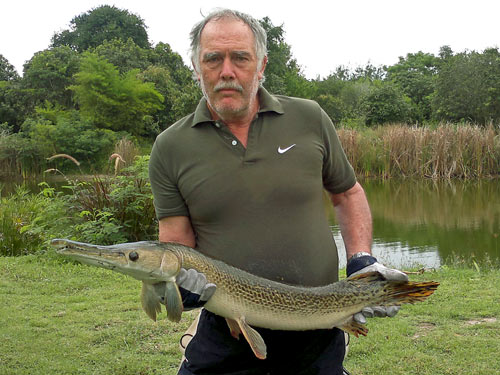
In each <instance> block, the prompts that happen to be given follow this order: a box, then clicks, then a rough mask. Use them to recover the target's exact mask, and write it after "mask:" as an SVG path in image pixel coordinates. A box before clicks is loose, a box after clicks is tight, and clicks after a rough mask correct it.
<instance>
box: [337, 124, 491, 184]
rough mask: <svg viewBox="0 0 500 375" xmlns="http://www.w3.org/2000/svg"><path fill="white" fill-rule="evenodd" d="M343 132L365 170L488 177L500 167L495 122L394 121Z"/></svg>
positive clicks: (368, 173)
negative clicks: (430, 123)
mask: <svg viewBox="0 0 500 375" xmlns="http://www.w3.org/2000/svg"><path fill="white" fill-rule="evenodd" d="M338 133H339V138H340V140H341V142H342V144H343V146H344V149H345V151H346V154H347V157H348V159H349V161H350V162H351V164H352V166H353V167H354V169H355V170H356V172H357V173H358V174H359V175H364V176H382V177H410V176H412V177H430V178H483V177H491V176H498V174H499V172H500V139H499V135H498V132H497V131H496V129H495V128H494V127H493V126H489V127H487V128H483V127H479V126H474V125H441V126H439V127H437V128H435V129H431V128H429V127H410V126H406V125H390V126H382V127H378V128H376V129H374V130H372V129H367V130H362V131H360V130H353V129H339V131H338Z"/></svg>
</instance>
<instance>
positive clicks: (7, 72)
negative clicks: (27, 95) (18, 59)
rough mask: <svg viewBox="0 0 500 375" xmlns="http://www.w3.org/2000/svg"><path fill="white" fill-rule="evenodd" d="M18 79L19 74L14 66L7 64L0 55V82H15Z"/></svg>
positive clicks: (7, 61)
mask: <svg viewBox="0 0 500 375" xmlns="http://www.w3.org/2000/svg"><path fill="white" fill-rule="evenodd" d="M18 79H19V74H18V73H17V71H16V68H14V65H12V64H11V63H9V60H7V59H6V58H5V57H4V56H3V55H2V54H0V81H15V80H18Z"/></svg>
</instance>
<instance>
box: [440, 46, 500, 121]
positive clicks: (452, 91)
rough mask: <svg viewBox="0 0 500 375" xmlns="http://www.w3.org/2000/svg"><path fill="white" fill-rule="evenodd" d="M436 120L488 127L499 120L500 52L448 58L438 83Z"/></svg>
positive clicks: (489, 50)
mask: <svg viewBox="0 0 500 375" xmlns="http://www.w3.org/2000/svg"><path fill="white" fill-rule="evenodd" d="M433 106H434V109H435V117H436V118H437V119H441V120H443V119H445V120H451V121H472V122H477V123H481V124H487V123H489V122H490V121H498V120H500V52H499V50H498V48H489V49H486V50H485V51H484V52H483V53H479V52H475V51H471V52H467V51H466V52H462V53H459V54H456V55H454V56H447V58H446V59H445V60H444V61H443V62H442V63H441V65H440V69H439V75H438V77H437V80H436V95H435V96H434V102H433Z"/></svg>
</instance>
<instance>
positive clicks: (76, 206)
mask: <svg viewBox="0 0 500 375" xmlns="http://www.w3.org/2000/svg"><path fill="white" fill-rule="evenodd" d="M148 160H149V157H138V158H136V160H135V163H134V164H133V165H131V166H130V167H127V168H124V169H122V171H121V175H118V176H105V177H98V176H95V177H94V178H93V179H92V180H90V181H81V180H78V179H72V180H70V179H68V181H67V182H68V185H67V186H65V188H67V189H70V190H71V194H63V193H61V192H55V191H54V189H53V188H51V187H50V186H49V185H48V184H46V183H42V184H41V185H42V192H41V193H39V194H33V193H30V192H28V191H27V190H26V189H24V188H18V190H17V191H16V192H15V193H14V194H13V195H11V196H9V197H4V198H2V199H1V207H0V255H4V256H17V255H25V254H30V253H36V252H39V251H42V250H46V249H47V248H48V247H49V246H48V243H49V240H51V239H53V238H56V237H59V238H60V237H64V238H71V239H73V240H77V241H83V242H93V243H97V244H102V245H109V244H114V243H121V242H131V241H140V240H153V239H157V238H158V234H157V223H156V220H155V215H154V207H153V196H152V193H151V187H150V184H149V180H148V178H147V165H148Z"/></svg>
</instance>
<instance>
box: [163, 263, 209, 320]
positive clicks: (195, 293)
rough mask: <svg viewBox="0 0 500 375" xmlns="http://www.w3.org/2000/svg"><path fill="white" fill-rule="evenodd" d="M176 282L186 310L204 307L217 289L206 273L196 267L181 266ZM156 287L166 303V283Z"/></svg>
mask: <svg viewBox="0 0 500 375" xmlns="http://www.w3.org/2000/svg"><path fill="white" fill-rule="evenodd" d="M176 283H177V285H178V286H179V291H180V292H181V297H182V304H183V305H184V311H189V310H193V309H197V308H200V307H203V305H205V303H207V301H208V300H209V299H210V297H212V295H213V294H214V293H215V289H216V286H215V284H213V283H209V282H207V278H206V277H205V275H204V274H203V273H201V272H198V271H196V270H195V269H189V270H185V269H184V268H181V270H180V272H179V274H178V275H177V278H176ZM154 288H155V291H156V293H157V294H158V295H159V296H160V299H161V302H162V303H165V297H164V296H165V283H158V284H155V285H154Z"/></svg>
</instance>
